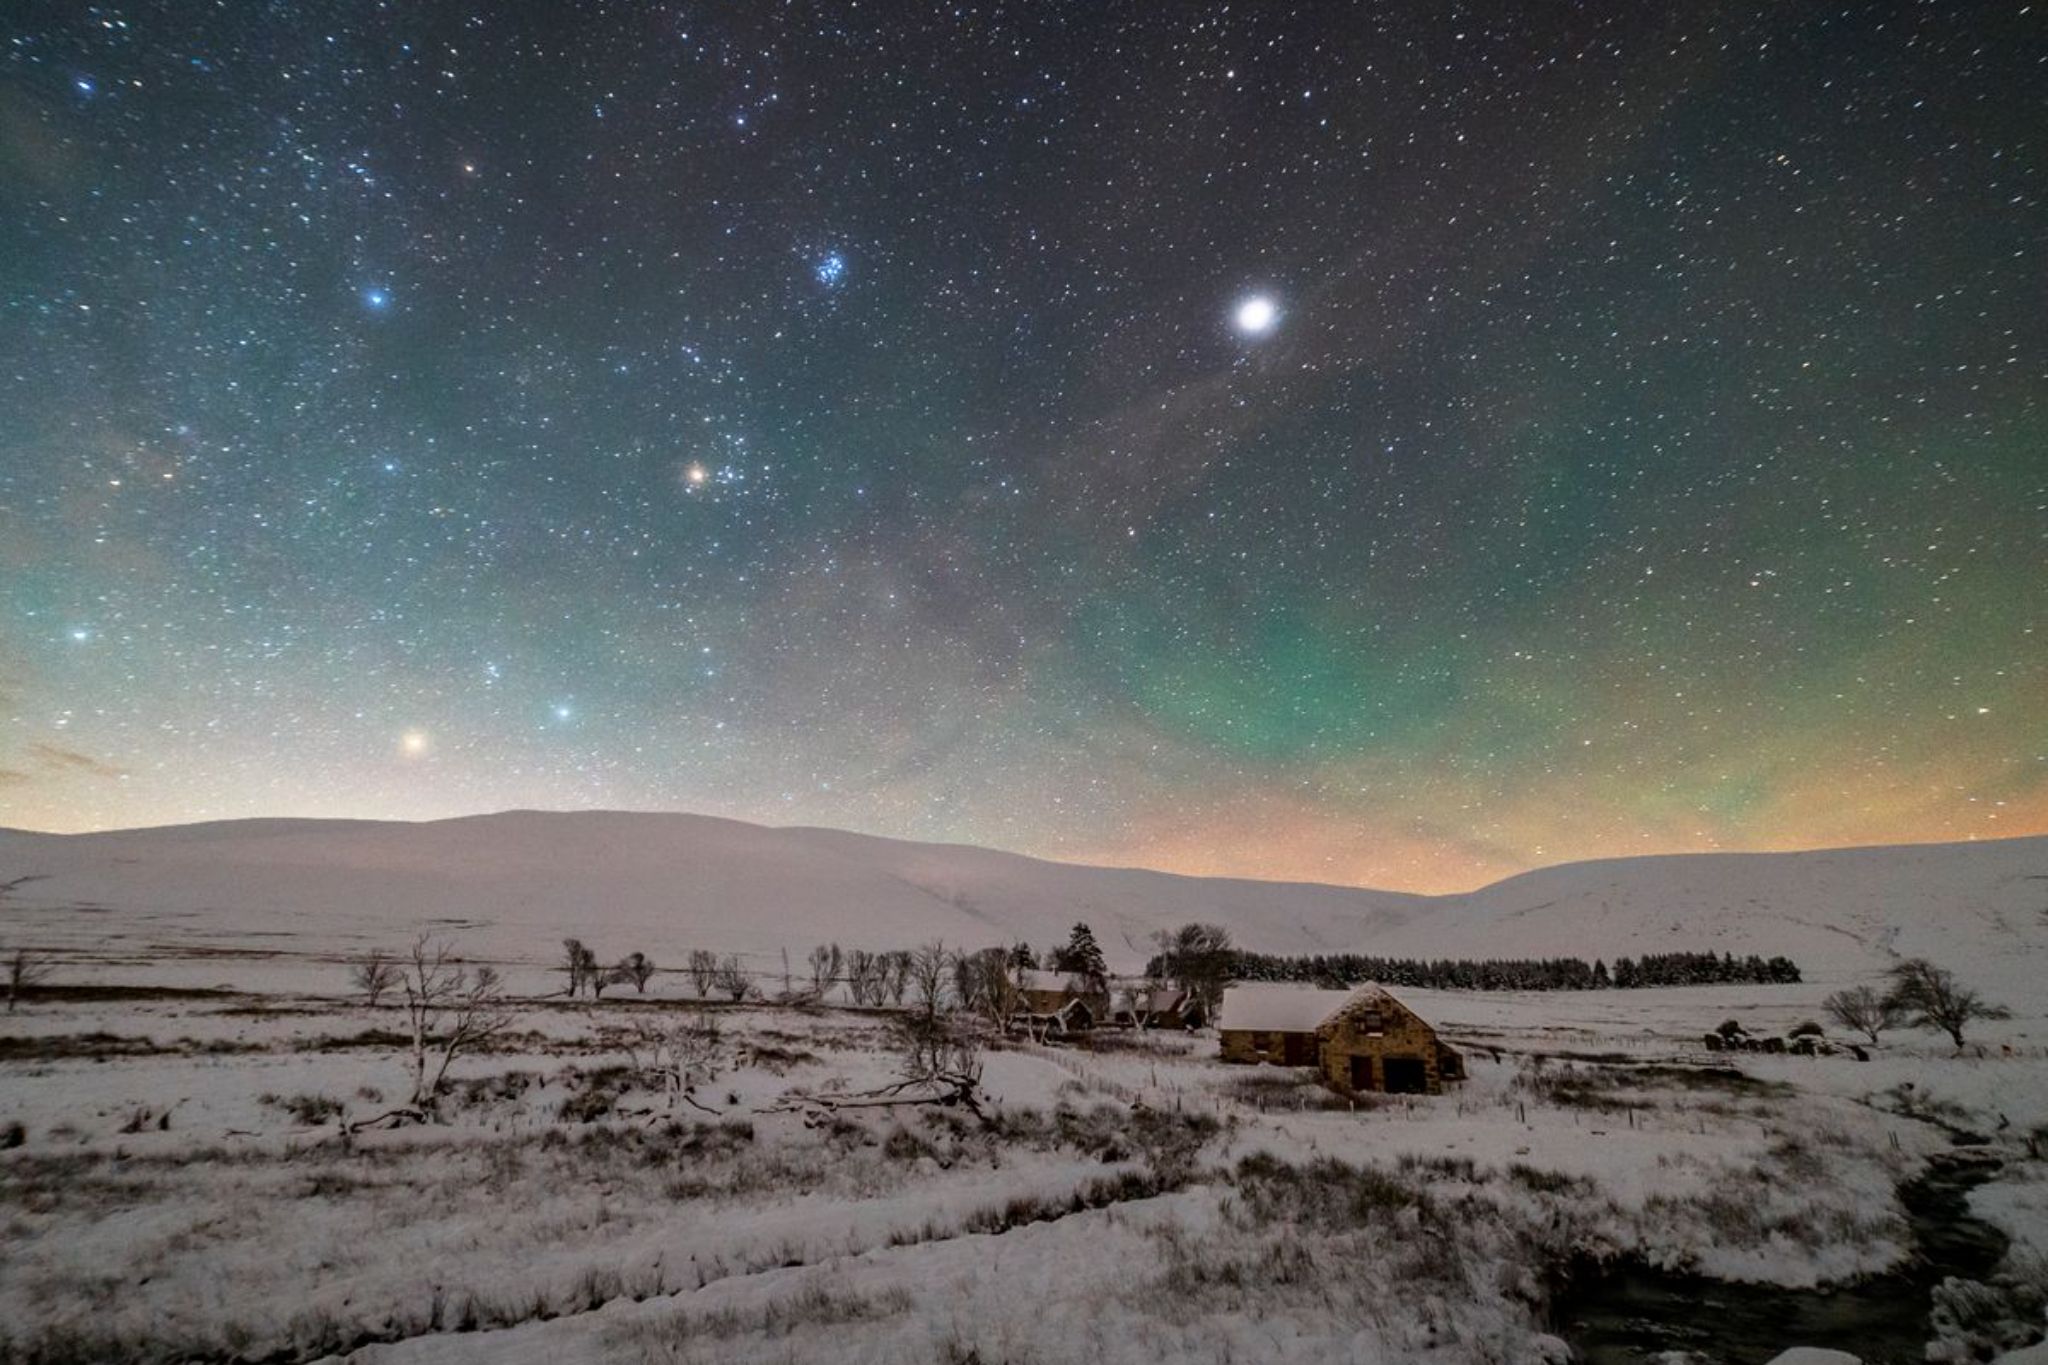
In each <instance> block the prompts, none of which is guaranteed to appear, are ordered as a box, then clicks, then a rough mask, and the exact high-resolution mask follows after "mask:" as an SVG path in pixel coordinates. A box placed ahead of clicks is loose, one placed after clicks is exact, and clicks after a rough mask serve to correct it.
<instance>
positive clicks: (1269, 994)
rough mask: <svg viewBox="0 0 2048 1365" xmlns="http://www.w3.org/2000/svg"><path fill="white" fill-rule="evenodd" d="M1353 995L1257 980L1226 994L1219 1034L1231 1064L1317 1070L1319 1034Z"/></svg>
mask: <svg viewBox="0 0 2048 1365" xmlns="http://www.w3.org/2000/svg"><path fill="white" fill-rule="evenodd" d="M1351 995H1352V993H1351V992H1350V991H1325V990H1318V989H1316V988H1315V987H1313V986H1294V985H1282V984H1276V983H1273V982H1254V983H1252V984H1250V985H1244V986H1232V987H1230V988H1229V989H1227V990H1225V991H1224V992H1223V1007H1222V1008H1221V1009H1220V1010H1218V1011H1217V1013H1216V1032H1217V1035H1218V1039H1219V1041H1220V1042H1221V1044H1222V1047H1223V1060H1224V1061H1226V1062H1268V1063H1271V1064H1272V1065H1274V1066H1314V1065H1316V1059H1317V1055H1318V1039H1317V1036H1316V1031H1317V1030H1318V1029H1320V1028H1321V1027H1322V1026H1323V1022H1324V1021H1325V1020H1327V1019H1328V1018H1329V1017H1330V1016H1331V1015H1333V1014H1335V1013H1336V1012H1337V1011H1338V1010H1339V1009H1342V1008H1343V1006H1344V1004H1345V1002H1347V1001H1348V1000H1350V999H1351Z"/></svg>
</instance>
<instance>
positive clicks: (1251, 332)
mask: <svg viewBox="0 0 2048 1365" xmlns="http://www.w3.org/2000/svg"><path fill="white" fill-rule="evenodd" d="M1231 321H1232V323H1233V324H1234V325H1235V326H1236V327H1237V330H1238V331H1239V332H1240V333H1241V334H1243V335H1245V336H1248V337H1257V336H1264V335H1265V334H1266V333H1268V332H1270V331H1272V330H1273V327H1274V324H1276V323H1278V322H1279V321H1280V307H1279V305H1278V304H1276V303H1274V302H1273V300H1272V299H1271V298H1270V297H1269V296H1267V295H1265V294H1254V295H1252V296H1251V297H1250V298H1248V299H1245V300H1243V301H1242V302H1240V303H1239V304H1238V305H1237V311H1236V313H1234V314H1233V315H1232V317H1231Z"/></svg>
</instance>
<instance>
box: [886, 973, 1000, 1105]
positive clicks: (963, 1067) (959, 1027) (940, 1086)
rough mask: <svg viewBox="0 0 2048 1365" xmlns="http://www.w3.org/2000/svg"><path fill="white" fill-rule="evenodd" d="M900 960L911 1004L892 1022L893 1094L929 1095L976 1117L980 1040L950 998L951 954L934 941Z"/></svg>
mask: <svg viewBox="0 0 2048 1365" xmlns="http://www.w3.org/2000/svg"><path fill="white" fill-rule="evenodd" d="M904 956H905V958H906V959H907V962H908V965H907V968H906V972H905V980H906V982H907V987H906V989H907V993H908V995H909V997H910V1002H909V1006H908V1008H906V1009H905V1011H904V1013H903V1014H902V1016H901V1017H900V1018H899V1019H898V1020H897V1021H896V1032H897V1043H898V1054H899V1058H900V1064H899V1071H900V1074H901V1076H902V1080H901V1082H900V1083H899V1084H898V1085H897V1086H895V1087H892V1089H894V1090H896V1091H905V1090H914V1091H922V1092H927V1093H928V1094H929V1096H930V1097H931V1098H934V1099H936V1100H937V1101H938V1102H939V1103H942V1104H959V1105H963V1106H964V1107H965V1108H967V1109H968V1110H970V1111H971V1112H973V1113H975V1114H979V1113H980V1112H981V1109H980V1105H979V1103H978V1101H977V1099H976V1095H977V1092H978V1091H979V1090H980V1088H981V1042H982V1040H981V1037H980V1034H979V1032H978V1031H977V1030H976V1029H975V1028H974V1026H973V1024H972V1021H970V1020H967V1019H965V1018H963V1017H962V1016H961V1015H960V1014H959V1013H958V1011H956V1010H955V1009H953V1008H952V1005H953V1001H952V1000H951V999H949V997H948V981H947V978H948V977H949V976H950V975H951V973H952V964H953V962H954V955H953V954H951V953H949V952H947V951H946V945H945V944H943V943H940V942H938V941H936V940H934V941H933V942H931V943H927V944H924V945H923V946H921V947H919V948H917V949H914V950H913V951H911V952H909V953H907V954H905V955H904Z"/></svg>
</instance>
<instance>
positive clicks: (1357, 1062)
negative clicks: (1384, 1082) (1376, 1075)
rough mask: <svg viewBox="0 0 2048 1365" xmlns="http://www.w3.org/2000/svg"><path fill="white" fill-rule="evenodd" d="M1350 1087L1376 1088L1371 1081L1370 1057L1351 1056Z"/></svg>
mask: <svg viewBox="0 0 2048 1365" xmlns="http://www.w3.org/2000/svg"><path fill="white" fill-rule="evenodd" d="M1351 1088H1352V1089H1353V1090H1361V1091H1362V1090H1377V1089H1379V1087H1378V1086H1376V1085H1374V1084H1373V1083H1372V1058H1370V1057H1359V1056H1356V1055H1354V1056H1353V1057H1352V1058H1351Z"/></svg>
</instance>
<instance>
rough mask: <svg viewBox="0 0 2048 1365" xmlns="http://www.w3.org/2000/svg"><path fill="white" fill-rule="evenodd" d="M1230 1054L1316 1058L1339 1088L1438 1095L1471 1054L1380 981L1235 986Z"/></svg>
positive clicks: (1229, 995)
mask: <svg viewBox="0 0 2048 1365" xmlns="http://www.w3.org/2000/svg"><path fill="white" fill-rule="evenodd" d="M1218 1032H1219V1033H1220V1034H1221V1039H1222V1050H1223V1060H1224V1061H1227V1062H1268V1063H1271V1064H1273V1065H1276V1066H1312V1067H1314V1068H1316V1070H1317V1072H1318V1074H1319V1075H1320V1076H1321V1078H1322V1081H1323V1083H1324V1084H1325V1085H1327V1086H1329V1087H1330V1088H1331V1089H1332V1090H1335V1091H1337V1092H1338V1093H1339V1094H1344V1095H1354V1094H1364V1093H1367V1092H1372V1091H1384V1092H1388V1093H1392V1094H1415V1095H1423V1094H1427V1095H1435V1094H1439V1093H1441V1092H1442V1090H1443V1085H1444V1082H1445V1081H1458V1080H1463V1079H1464V1077H1465V1065H1464V1059H1463V1058H1462V1057H1460V1056H1459V1055H1458V1053H1457V1051H1456V1050H1455V1049H1454V1048H1452V1047H1450V1046H1449V1045H1448V1044H1446V1043H1445V1042H1444V1041H1443V1040H1442V1039H1441V1038H1438V1037H1437V1035H1436V1030H1435V1029H1433V1028H1431V1027H1430V1026H1429V1025H1428V1024H1427V1023H1425V1022H1424V1021H1423V1020H1422V1018H1421V1017H1420V1016H1419V1015H1417V1014H1416V1013H1415V1012H1414V1011H1413V1010H1411V1009H1409V1008H1408V1007H1407V1006H1406V1005H1404V1004H1402V1003H1401V1002H1400V1001H1399V1000H1396V999H1395V998H1394V997H1393V996H1392V995H1391V994H1389V993H1388V992H1387V991H1386V990H1385V989H1383V988H1381V987H1379V986H1365V987H1362V988H1360V989H1359V990H1356V991H1326V990H1314V989H1311V988H1308V987H1302V986H1285V985H1263V984H1262V985H1247V986H1232V987H1231V988H1230V989H1229V990H1227V991H1225V992H1224V993H1223V1009H1222V1012H1221V1014H1220V1017H1219V1020H1218Z"/></svg>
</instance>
